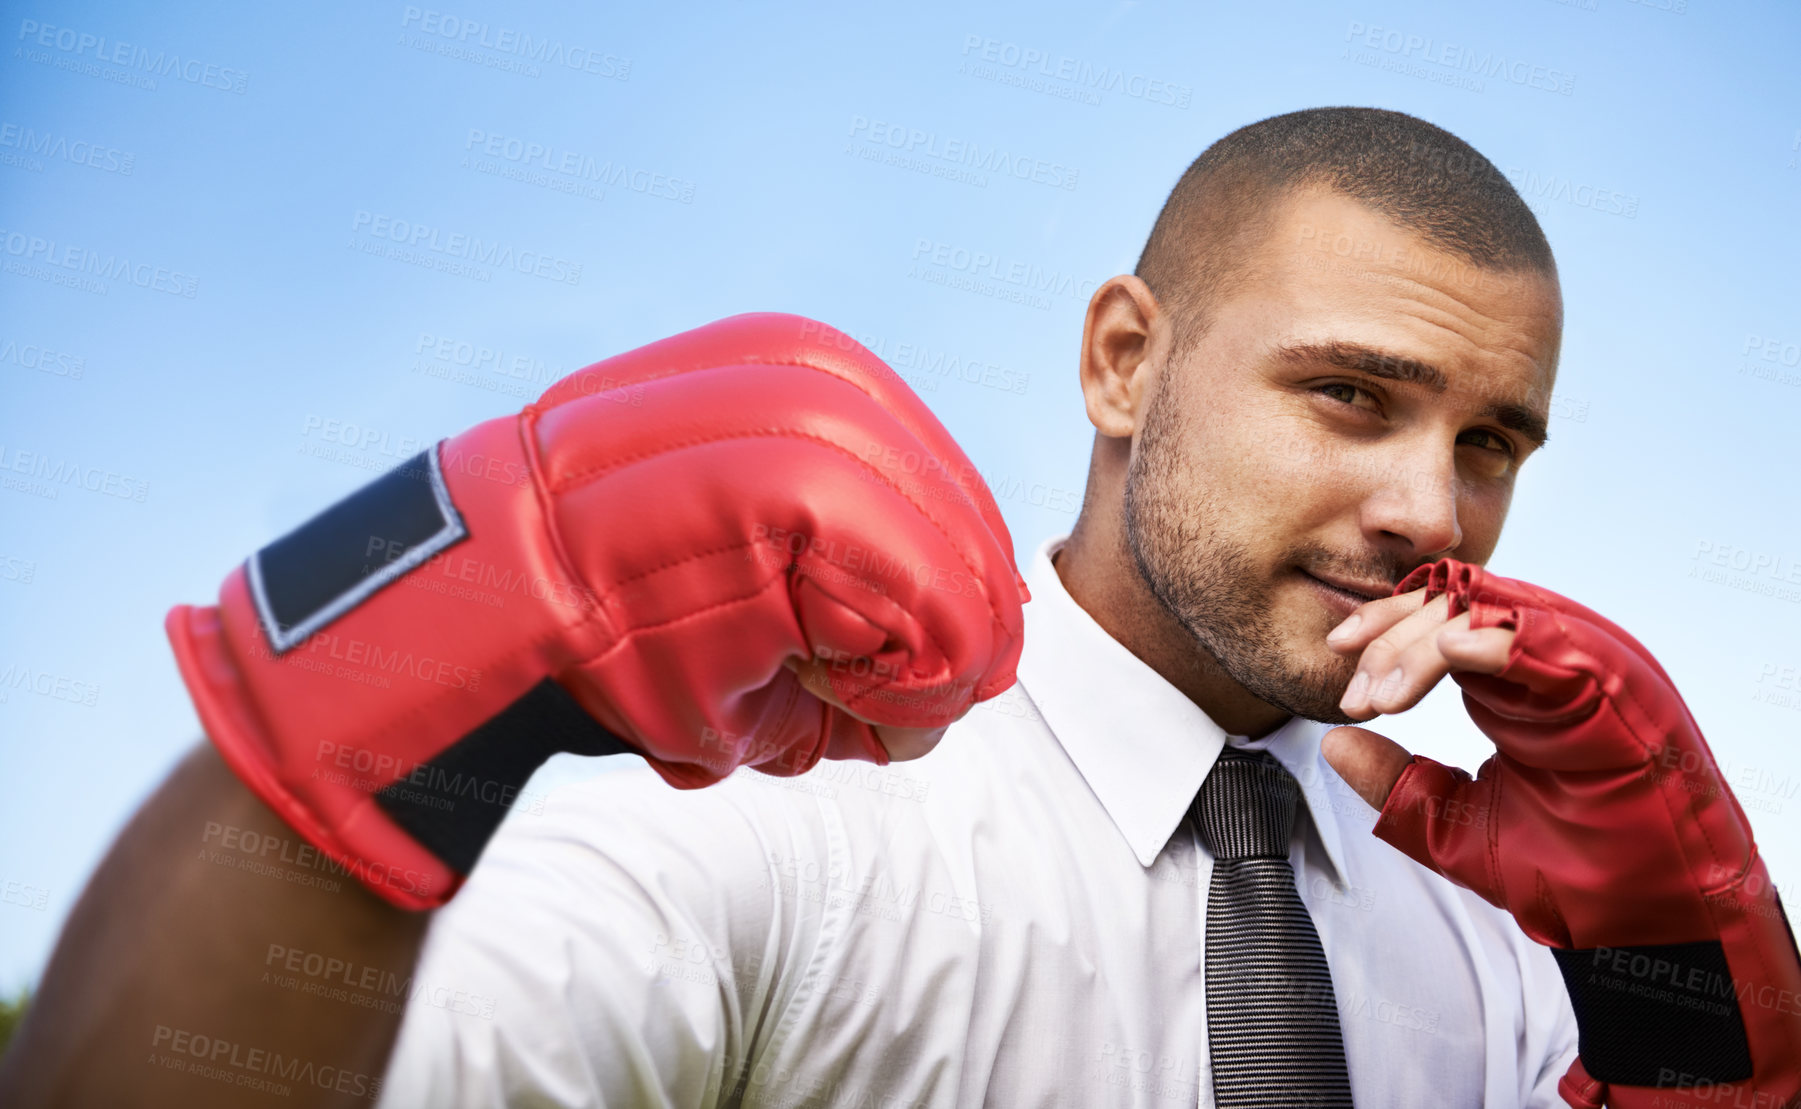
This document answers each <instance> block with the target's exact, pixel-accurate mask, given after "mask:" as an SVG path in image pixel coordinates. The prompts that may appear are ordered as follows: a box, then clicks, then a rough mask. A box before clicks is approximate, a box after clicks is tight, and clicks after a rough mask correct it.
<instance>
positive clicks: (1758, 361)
mask: <svg viewBox="0 0 1801 1109" xmlns="http://www.w3.org/2000/svg"><path fill="white" fill-rule="evenodd" d="M1739 357H1741V358H1742V359H1743V361H1742V362H1740V363H1739V366H1738V372H1739V373H1741V374H1743V375H1745V376H1746V377H1755V378H1757V379H1758V380H1760V381H1769V382H1774V383H1775V384H1777V385H1787V386H1790V387H1791V388H1794V387H1801V343H1797V342H1795V341H1794V340H1792V339H1787V338H1781V337H1777V336H1772V335H1759V334H1757V333H1755V332H1746V333H1745V346H1744V349H1743V350H1741V351H1740V352H1739Z"/></svg>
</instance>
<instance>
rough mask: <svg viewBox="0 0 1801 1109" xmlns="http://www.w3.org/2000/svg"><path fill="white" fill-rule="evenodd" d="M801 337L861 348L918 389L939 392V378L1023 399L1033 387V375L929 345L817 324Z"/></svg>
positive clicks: (803, 330) (811, 323)
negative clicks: (978, 386)
mask: <svg viewBox="0 0 1801 1109" xmlns="http://www.w3.org/2000/svg"><path fill="white" fill-rule="evenodd" d="M800 335H801V338H802V339H805V340H806V341H807V342H809V343H812V344H814V345H816V346H821V347H828V348H830V349H833V350H840V351H846V352H849V351H852V350H855V349H856V348H857V347H859V346H861V347H862V348H863V349H865V350H867V351H869V352H870V353H871V354H873V355H875V356H876V357H877V358H880V359H881V360H882V361H883V362H884V363H886V364H887V366H888V368H889V369H891V370H893V371H895V372H896V373H898V374H900V376H901V378H902V380H904V381H906V383H907V384H908V385H911V386H913V387H914V388H915V389H918V388H920V387H921V385H922V384H923V385H924V386H926V387H928V388H931V389H935V388H936V386H937V378H939V377H943V378H946V379H949V380H955V381H962V382H964V383H966V384H969V385H980V386H981V387H982V388H984V389H995V390H998V391H1000V392H1003V393H1014V394H1017V395H1023V394H1024V393H1025V391H1026V387H1027V386H1029V385H1030V384H1031V383H1032V375H1031V374H1029V373H1027V372H1025V371H1024V370H1016V369H1013V368H1011V367H1008V366H1003V365H1001V364H1000V363H998V362H990V361H985V360H983V359H980V358H973V357H970V356H967V355H959V354H957V353H955V352H953V351H948V350H942V349H935V348H933V347H931V346H928V345H927V344H925V343H914V342H891V341H890V340H889V339H888V337H887V336H884V335H856V336H852V335H850V334H848V333H846V332H843V331H839V330H838V329H837V328H835V327H831V326H829V325H827V324H822V323H820V322H818V321H817V320H808V321H806V322H805V323H803V324H801V327H800ZM909 370H911V371H912V374H911V375H909V374H908V373H907V372H906V371H909Z"/></svg>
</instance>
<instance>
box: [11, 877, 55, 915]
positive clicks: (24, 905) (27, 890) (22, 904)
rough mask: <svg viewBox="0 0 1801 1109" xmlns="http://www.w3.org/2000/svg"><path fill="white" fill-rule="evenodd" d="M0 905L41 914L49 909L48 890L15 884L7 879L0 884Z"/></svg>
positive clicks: (23, 883) (24, 883)
mask: <svg viewBox="0 0 1801 1109" xmlns="http://www.w3.org/2000/svg"><path fill="white" fill-rule="evenodd" d="M0 904H6V905H17V906H18V907H19V908H21V909H32V910H35V911H37V912H40V913H41V912H43V911H44V910H45V909H47V908H49V907H50V890H49V889H48V888H47V887H45V886H34V885H31V884H30V883H28V882H15V881H13V880H11V879H10V878H9V879H7V880H6V881H4V882H0Z"/></svg>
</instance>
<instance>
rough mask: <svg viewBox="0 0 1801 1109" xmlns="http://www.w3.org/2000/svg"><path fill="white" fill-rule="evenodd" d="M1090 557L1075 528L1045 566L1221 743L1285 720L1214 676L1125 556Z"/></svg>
mask: <svg viewBox="0 0 1801 1109" xmlns="http://www.w3.org/2000/svg"><path fill="white" fill-rule="evenodd" d="M1121 548H1122V549H1120V550H1118V551H1100V550H1096V549H1095V544H1094V542H1093V535H1092V533H1086V534H1085V533H1084V531H1083V529H1080V528H1078V529H1077V530H1076V532H1075V533H1074V534H1072V535H1071V536H1070V538H1069V541H1068V542H1067V543H1065V544H1064V545H1063V547H1062V549H1061V550H1059V551H1058V552H1057V553H1056V554H1055V555H1053V556H1052V558H1051V567H1052V568H1053V569H1054V570H1056V572H1057V577H1058V579H1059V580H1060V581H1062V582H1063V588H1064V589H1065V590H1067V591H1068V593H1069V595H1070V597H1071V598H1072V599H1073V600H1074V601H1075V602H1076V604H1078V605H1080V606H1081V607H1082V610H1083V611H1085V612H1087V613H1088V615H1089V616H1090V617H1092V618H1093V619H1094V622H1095V623H1097V624H1099V625H1100V626H1101V629H1102V630H1103V631H1105V632H1106V633H1107V634H1108V635H1110V636H1112V637H1113V638H1114V639H1116V640H1118V641H1119V642H1120V643H1121V644H1122V645H1123V646H1124V647H1125V648H1126V650H1128V651H1131V652H1132V654H1134V655H1136V656H1137V657H1138V658H1139V659H1140V660H1141V661H1143V662H1144V664H1145V665H1146V666H1149V667H1150V668H1151V669H1152V670H1155V671H1156V672H1157V673H1158V674H1159V675H1160V676H1161V677H1162V678H1163V679H1164V680H1165V681H1167V682H1169V684H1171V685H1173V686H1175V687H1176V688H1177V689H1179V690H1181V691H1182V694H1183V695H1184V696H1186V697H1187V698H1188V699H1189V700H1190V701H1193V702H1194V703H1195V705H1196V706H1197V707H1198V708H1200V710H1201V711H1202V712H1204V713H1206V714H1207V716H1208V718H1209V719H1210V720H1212V721H1213V722H1214V723H1215V724H1218V725H1219V726H1220V728H1221V729H1223V730H1224V731H1225V732H1226V733H1227V734H1228V735H1240V736H1246V737H1249V738H1251V739H1257V738H1260V737H1262V736H1265V735H1268V734H1269V733H1271V732H1273V731H1275V730H1276V729H1277V728H1280V727H1281V726H1282V725H1283V724H1286V723H1287V722H1288V721H1289V719H1290V716H1289V714H1288V713H1285V712H1283V711H1282V710H1281V709H1278V708H1276V707H1275V706H1273V705H1271V704H1269V703H1267V702H1265V701H1261V700H1258V699H1257V698H1256V697H1254V696H1252V694H1251V693H1250V692H1249V691H1248V690H1246V689H1245V688H1244V687H1243V686H1241V685H1239V684H1238V683H1237V682H1235V681H1233V680H1232V678H1231V677H1229V676H1228V675H1227V674H1226V672H1225V671H1224V670H1222V669H1220V666H1219V663H1218V662H1217V661H1215V660H1214V658H1213V656H1212V655H1210V654H1208V653H1207V652H1206V651H1205V650H1203V649H1201V647H1200V646H1199V645H1198V644H1197V643H1195V641H1194V637H1193V636H1192V635H1190V634H1189V632H1188V629H1186V628H1184V627H1183V626H1182V625H1181V623H1180V622H1179V621H1177V620H1176V618H1175V617H1173V616H1171V615H1170V614H1169V612H1168V611H1167V610H1166V609H1164V607H1163V606H1162V605H1161V604H1159V603H1158V602H1157V598H1156V597H1154V596H1152V594H1151V591H1150V589H1149V587H1147V586H1146V585H1145V583H1144V580H1143V578H1142V577H1141V576H1140V575H1139V573H1138V570H1137V567H1136V566H1134V565H1133V564H1132V562H1131V552H1129V551H1127V550H1124V549H1123V542H1122V543H1121Z"/></svg>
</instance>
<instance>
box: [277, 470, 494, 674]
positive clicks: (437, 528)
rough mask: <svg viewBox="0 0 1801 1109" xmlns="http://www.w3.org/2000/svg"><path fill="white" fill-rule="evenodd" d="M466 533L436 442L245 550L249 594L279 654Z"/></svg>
mask: <svg viewBox="0 0 1801 1109" xmlns="http://www.w3.org/2000/svg"><path fill="white" fill-rule="evenodd" d="M468 534H469V532H468V529H467V528H466V527H465V526H464V524H463V518H462V516H461V514H459V513H458V512H457V509H456V505H454V504H452V503H451V500H450V489H449V486H448V485H446V484H445V481H444V472H443V470H441V469H440V468H439V466H438V449H437V448H436V447H433V448H432V449H430V450H428V451H425V452H424V453H422V454H419V455H416V456H414V457H413V458H410V459H408V460H407V461H405V462H402V463H401V464H400V465H398V466H396V467H394V469H392V470H389V471H388V472H387V473H385V474H383V475H382V476H380V477H378V478H376V479H375V480H374V481H372V482H370V483H369V484H367V485H365V486H363V487H362V488H361V489H358V490H357V491H356V492H354V493H352V494H350V495H349V496H348V497H345V498H344V499H343V500H341V501H339V502H338V503H337V504H334V505H332V506H331V507H330V508H328V509H326V510H325V511H324V512H321V513H319V514H318V515H317V516H314V517H313V518H312V519H310V520H308V521H307V522H306V523H304V524H301V525H300V526H299V527H297V528H295V529H294V530H293V531H291V532H289V533H288V534H286V535H284V536H282V537H281V538H280V539H277V540H276V541H275V542H273V543H271V544H269V545H268V546H267V547H264V548H263V549H262V550H260V551H258V552H256V553H255V554H253V555H251V556H250V561H249V563H248V565H247V566H246V567H245V569H246V571H247V573H248V575H249V578H250V595H251V597H252V598H254V599H255V601H256V611H257V616H258V617H259V618H260V619H261V622H262V625H263V634H264V635H266V636H267V637H268V639H269V648H270V650H272V651H274V652H275V653H276V654H278V655H279V654H282V653H283V652H285V651H287V650H288V649H289V648H291V647H293V646H295V645H296V644H298V643H300V642H301V641H302V640H304V639H305V638H306V637H307V636H309V635H312V634H313V633H314V632H316V631H318V630H319V629H320V628H322V627H324V626H325V625H327V624H329V623H331V622H332V621H333V620H336V619H337V618H338V617H340V616H342V615H344V614H345V613H347V612H349V611H350V610H351V609H353V608H355V607H356V606H357V605H359V604H361V603H362V602H363V601H364V599H366V598H367V597H368V596H369V595H370V594H372V593H374V592H375V591H376V590H378V589H380V588H381V587H382V586H384V585H387V584H388V583H390V582H392V581H395V580H396V579H398V578H399V577H400V576H401V575H402V574H405V573H406V572H407V571H408V570H411V569H412V568H414V567H415V566H418V565H420V564H422V563H423V562H425V560H426V559H428V558H430V557H431V556H432V555H434V554H437V553H438V552H439V551H441V550H443V549H444V548H446V547H448V546H450V545H451V544H452V543H455V542H456V541H457V540H459V539H462V538H464V537H465V536H467V535H468Z"/></svg>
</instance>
